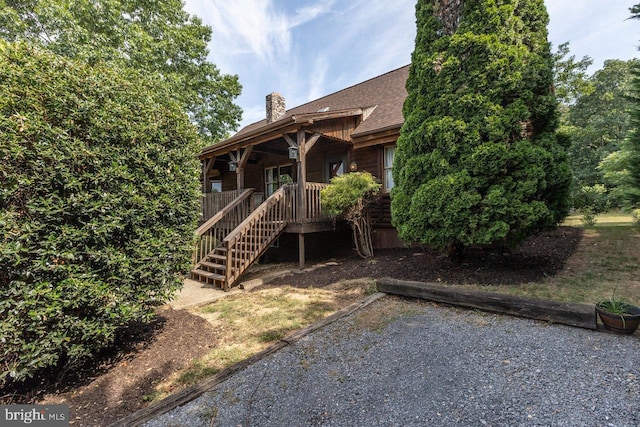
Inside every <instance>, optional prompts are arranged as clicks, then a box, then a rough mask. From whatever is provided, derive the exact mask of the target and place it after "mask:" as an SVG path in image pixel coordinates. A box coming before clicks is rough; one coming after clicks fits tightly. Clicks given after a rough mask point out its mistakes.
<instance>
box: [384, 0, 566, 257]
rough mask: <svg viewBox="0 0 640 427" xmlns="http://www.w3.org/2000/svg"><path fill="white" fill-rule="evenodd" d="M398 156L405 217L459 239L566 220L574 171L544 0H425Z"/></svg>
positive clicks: (430, 232) (397, 209)
mask: <svg viewBox="0 0 640 427" xmlns="http://www.w3.org/2000/svg"><path fill="white" fill-rule="evenodd" d="M416 18H417V26H418V32H417V36H416V45H415V50H414V52H413V55H412V65H411V69H410V74H409V78H408V81H407V91H408V97H407V99H406V101H405V105H404V116H405V124H404V125H403V127H402V130H401V134H400V138H399V140H398V146H397V150H396V158H395V163H394V170H393V173H394V181H395V182H396V187H395V188H394V189H393V191H392V215H393V223H394V225H395V226H396V227H397V229H398V231H399V235H400V237H401V238H402V239H404V240H405V241H411V242H419V243H422V244H426V245H429V246H432V247H435V248H440V249H445V248H448V249H449V250H452V249H461V248H463V247H465V246H472V245H490V244H495V243H507V244H511V243H516V242H519V241H521V240H522V239H524V238H525V237H526V236H528V235H531V234H533V233H536V232H538V231H540V230H542V229H545V228H549V227H553V226H555V225H557V224H558V223H559V222H560V221H562V219H563V218H564V216H565V215H566V213H567V210H568V191H569V185H570V180H571V171H570V168H569V164H568V162H567V156H566V147H565V146H563V145H561V144H560V143H559V142H558V139H557V138H556V134H555V131H556V127H557V125H558V117H557V110H556V107H557V102H556V97H555V95H554V93H553V58H552V55H551V51H550V46H549V43H548V42H547V29H546V26H547V23H548V15H547V12H546V9H545V6H544V2H543V1H542V0H519V1H516V0H501V1H496V0H467V1H464V2H463V1H461V0H456V1H451V0H447V1H445V0H418V3H417V5H416Z"/></svg>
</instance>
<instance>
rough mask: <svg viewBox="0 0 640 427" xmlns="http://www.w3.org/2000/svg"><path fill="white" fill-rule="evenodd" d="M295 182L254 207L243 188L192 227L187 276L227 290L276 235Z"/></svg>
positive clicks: (281, 227) (286, 220)
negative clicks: (193, 235) (193, 245)
mask: <svg viewBox="0 0 640 427" xmlns="http://www.w3.org/2000/svg"><path fill="white" fill-rule="evenodd" d="M295 189H296V186H295V185H285V186H283V187H281V188H280V189H278V190H277V191H276V192H275V193H273V194H272V195H271V196H270V197H269V198H268V199H267V200H265V201H264V202H263V203H262V204H261V205H260V206H258V207H257V208H256V209H255V210H252V206H251V203H250V201H251V200H252V197H251V194H252V193H253V190H246V191H245V192H243V193H242V194H240V195H239V196H238V197H237V198H236V199H235V200H234V201H233V202H231V203H230V204H229V205H227V206H226V207H225V208H224V209H222V210H221V211H220V212H218V213H217V214H216V215H214V216H213V217H212V218H211V219H209V220H208V221H207V222H205V223H204V224H203V225H202V226H200V227H199V228H198V230H197V231H196V233H197V236H198V242H197V245H196V250H195V252H194V265H195V267H194V268H193V269H192V270H191V277H192V278H193V279H194V280H199V281H201V282H204V283H206V284H209V285H213V286H216V287H219V288H221V289H223V290H225V291H227V290H229V289H230V288H231V286H232V285H233V283H234V282H235V281H236V280H237V279H238V278H239V277H240V275H242V273H244V272H245V271H246V269H247V268H249V267H250V266H251V264H252V263H253V262H255V261H256V260H257V259H258V258H259V257H260V256H261V255H262V254H263V253H264V252H265V251H266V250H267V249H268V248H269V246H271V244H272V243H273V242H274V241H275V240H276V239H277V238H278V236H279V235H280V233H282V231H283V230H284V229H285V227H286V226H287V224H288V223H289V221H290V219H291V217H292V212H293V209H292V203H293V202H294V201H295V197H294V194H295Z"/></svg>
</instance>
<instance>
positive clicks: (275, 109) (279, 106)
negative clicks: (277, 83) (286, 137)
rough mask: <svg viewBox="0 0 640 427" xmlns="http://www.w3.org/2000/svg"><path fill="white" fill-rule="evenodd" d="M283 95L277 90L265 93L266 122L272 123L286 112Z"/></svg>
mask: <svg viewBox="0 0 640 427" xmlns="http://www.w3.org/2000/svg"><path fill="white" fill-rule="evenodd" d="M286 111H287V110H286V106H285V102H284V97H283V96H282V95H280V94H279V93H278V92H272V93H270V94H269V95H267V123H272V122H275V121H276V120H278V119H279V118H281V117H282V116H284V114H285V112H286Z"/></svg>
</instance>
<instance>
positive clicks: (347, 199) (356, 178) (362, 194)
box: [320, 172, 381, 258]
mask: <svg viewBox="0 0 640 427" xmlns="http://www.w3.org/2000/svg"><path fill="white" fill-rule="evenodd" d="M380 187H381V185H380V183H378V182H376V180H375V178H374V177H373V175H371V174H370V173H369V172H356V173H348V174H345V175H338V176H335V177H333V178H331V184H329V186H328V187H327V188H325V189H323V190H322V191H321V192H320V199H321V200H322V207H323V209H324V210H325V211H326V212H327V213H328V214H329V215H334V216H342V217H343V218H344V219H346V220H347V221H348V222H349V224H351V229H352V230H353V242H354V244H355V246H356V251H357V252H358V255H360V256H361V257H362V258H368V257H370V256H373V244H372V241H371V222H370V221H369V215H368V212H367V206H368V205H369V204H370V203H371V201H372V200H374V198H375V196H376V195H377V194H378V192H379V191H380Z"/></svg>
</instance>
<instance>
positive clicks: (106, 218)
mask: <svg viewBox="0 0 640 427" xmlns="http://www.w3.org/2000/svg"><path fill="white" fill-rule="evenodd" d="M171 90H172V88H171V86H170V85H166V84H164V83H163V82H162V81H159V80H158V79H156V78H154V77H153V76H150V75H144V74H142V73H140V72H137V71H135V70H133V69H132V68H126V67H125V68H118V67H111V66H106V65H103V64H96V65H94V66H93V67H91V66H88V65H86V64H85V63H84V62H80V61H74V60H69V59H67V58H64V57H60V56H57V55H55V54H53V53H51V52H49V51H47V50H45V49H42V48H40V47H38V46H32V45H30V44H28V43H25V42H16V43H8V42H6V41H4V40H0V337H1V339H2V345H1V346H0V365H2V368H3V369H2V371H1V373H0V385H2V384H3V383H6V382H11V381H21V380H24V379H25V378H27V377H30V376H33V375H34V374H36V373H37V372H38V370H39V369H42V368H47V367H59V368H64V369H68V368H70V367H73V366H74V365H75V364H77V363H80V362H81V361H83V360H85V359H86V358H87V357H90V356H91V355H93V354H95V352H96V351H98V350H100V349H102V348H104V347H105V346H108V345H110V344H111V343H113V341H114V336H115V334H116V331H117V330H118V329H119V328H121V327H123V326H125V325H127V324H129V323H130V322H131V321H133V320H135V321H138V320H144V319H146V318H148V317H149V316H150V315H151V310H152V307H153V306H155V305H157V304H161V303H163V302H164V301H166V300H167V299H168V298H169V297H171V296H172V294H173V293H174V291H175V290H176V289H177V288H178V287H179V286H181V280H180V277H179V276H178V273H180V272H182V271H187V270H188V268H189V266H190V257H191V250H192V245H193V230H194V229H195V225H196V221H197V215H198V202H199V200H198V195H199V178H198V177H199V167H198V161H197V159H196V158H195V156H194V153H195V152H196V151H197V147H198V137H197V132H196V129H195V127H194V126H193V125H192V124H191V123H190V122H189V119H188V117H187V116H186V114H185V113H184V110H183V108H182V105H181V104H180V103H179V102H176V101H174V100H172V97H171V96H170V91H171ZM64 369H61V371H64Z"/></svg>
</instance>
